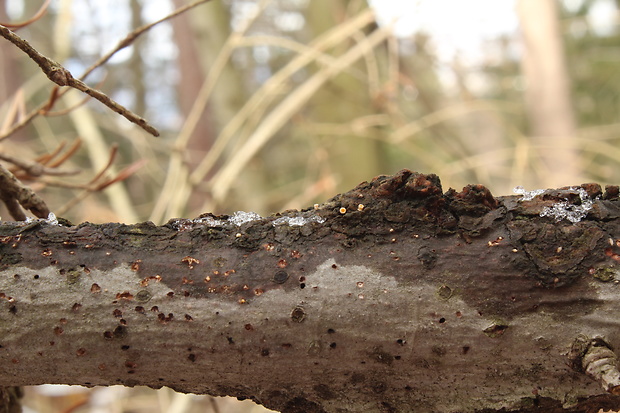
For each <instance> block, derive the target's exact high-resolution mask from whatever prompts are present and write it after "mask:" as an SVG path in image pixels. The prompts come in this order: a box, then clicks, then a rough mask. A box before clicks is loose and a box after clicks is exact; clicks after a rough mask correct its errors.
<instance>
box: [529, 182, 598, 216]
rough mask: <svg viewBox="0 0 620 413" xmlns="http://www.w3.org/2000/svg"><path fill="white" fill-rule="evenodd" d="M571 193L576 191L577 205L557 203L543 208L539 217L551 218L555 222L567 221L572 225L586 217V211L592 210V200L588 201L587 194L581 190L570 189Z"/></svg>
mask: <svg viewBox="0 0 620 413" xmlns="http://www.w3.org/2000/svg"><path fill="white" fill-rule="evenodd" d="M570 189H571V190H573V191H577V193H578V194H579V200H580V201H581V203H580V204H579V205H573V204H571V203H569V202H568V201H562V202H558V203H557V204H555V205H553V206H552V207H545V208H544V209H543V210H542V211H541V212H540V216H541V217H552V218H554V219H555V222H560V221H562V220H563V219H567V220H569V221H570V222H572V223H573V224H576V223H577V222H579V221H581V220H582V219H583V218H585V217H586V215H588V211H590V210H591V209H592V206H593V205H594V200H592V199H590V197H589V196H588V193H587V192H586V190H585V189H583V188H575V187H571V188H570Z"/></svg>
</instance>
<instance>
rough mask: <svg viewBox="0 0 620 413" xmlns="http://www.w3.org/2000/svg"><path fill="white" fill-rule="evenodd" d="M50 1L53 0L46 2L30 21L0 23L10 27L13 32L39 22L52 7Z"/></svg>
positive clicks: (46, 0)
mask: <svg viewBox="0 0 620 413" xmlns="http://www.w3.org/2000/svg"><path fill="white" fill-rule="evenodd" d="M50 1H51V0H45V3H43V5H42V6H41V7H40V8H39V10H38V11H37V12H36V13H35V14H34V16H32V17H31V18H29V19H28V20H26V21H25V22H21V23H0V24H1V25H3V26H6V27H9V28H11V29H13V30H15V29H20V28H22V27H25V26H28V25H29V24H31V23H34V22H36V21H37V20H39V19H40V18H41V17H43V15H44V14H45V12H46V11H47V7H48V6H49V5H50Z"/></svg>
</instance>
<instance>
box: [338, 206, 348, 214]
mask: <svg viewBox="0 0 620 413" xmlns="http://www.w3.org/2000/svg"><path fill="white" fill-rule="evenodd" d="M338 211H339V212H340V213H341V214H346V213H347V209H346V208H345V207H340V209H339V210H338Z"/></svg>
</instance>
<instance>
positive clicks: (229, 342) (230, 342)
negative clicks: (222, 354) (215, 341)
mask: <svg viewBox="0 0 620 413" xmlns="http://www.w3.org/2000/svg"><path fill="white" fill-rule="evenodd" d="M226 340H228V344H235V340H233V338H232V337H226Z"/></svg>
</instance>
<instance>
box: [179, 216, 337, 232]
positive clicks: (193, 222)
mask: <svg viewBox="0 0 620 413" xmlns="http://www.w3.org/2000/svg"><path fill="white" fill-rule="evenodd" d="M261 219H264V218H263V217H262V216H260V215H259V214H257V213H256V212H245V211H237V212H235V213H234V214H232V215H230V216H229V217H228V219H218V218H215V217H213V216H203V217H200V218H196V219H176V220H173V221H171V222H170V225H172V227H173V228H174V229H176V230H177V231H187V230H190V229H193V228H195V227H197V226H207V227H214V228H224V227H231V226H236V227H239V226H241V225H243V224H246V223H248V222H252V221H258V220H261ZM311 222H316V223H318V224H322V223H324V222H325V218H323V217H321V216H319V215H310V216H307V217H305V216H302V215H297V216H292V217H291V216H285V217H280V218H277V219H275V220H273V221H272V222H271V224H272V225H273V226H274V227H277V226H280V225H288V226H291V227H301V226H304V225H306V224H309V223H311Z"/></svg>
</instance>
